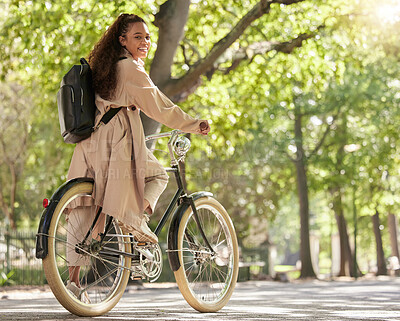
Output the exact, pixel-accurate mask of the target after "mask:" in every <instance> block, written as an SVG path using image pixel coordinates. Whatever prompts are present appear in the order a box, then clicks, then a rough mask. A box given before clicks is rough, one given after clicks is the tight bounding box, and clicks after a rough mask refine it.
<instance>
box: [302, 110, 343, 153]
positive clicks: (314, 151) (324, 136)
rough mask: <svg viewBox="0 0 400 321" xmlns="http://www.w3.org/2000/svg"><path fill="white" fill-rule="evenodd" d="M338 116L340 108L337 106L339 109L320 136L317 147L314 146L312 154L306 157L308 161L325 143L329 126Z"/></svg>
mask: <svg viewBox="0 0 400 321" xmlns="http://www.w3.org/2000/svg"><path fill="white" fill-rule="evenodd" d="M339 114H340V106H339V108H338V112H337V114H336V115H335V116H333V120H332V123H331V124H329V125H328V126H327V127H326V129H325V132H324V134H323V135H322V137H321V139H320V140H319V142H318V143H317V145H316V146H315V148H314V149H313V150H312V152H311V153H310V155H309V156H308V157H307V158H308V159H309V158H311V157H313V156H314V155H315V154H316V153H317V152H318V150H319V149H320V148H321V146H322V144H323V143H324V141H325V138H326V137H327V136H328V133H329V132H330V130H331V126H332V125H333V124H334V123H335V120H336V119H337V117H338V116H339Z"/></svg>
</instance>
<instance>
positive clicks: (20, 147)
mask: <svg viewBox="0 0 400 321" xmlns="http://www.w3.org/2000/svg"><path fill="white" fill-rule="evenodd" d="M0 101H1V105H0V114H1V116H0V209H1V210H2V212H3V213H4V215H5V216H6V218H7V220H8V222H9V224H10V227H11V228H12V229H15V228H16V221H17V217H16V213H15V210H16V208H18V207H19V202H18V200H17V187H18V185H19V184H20V179H21V174H22V171H23V168H24V165H25V160H26V156H27V154H26V147H27V143H28V136H29V127H30V125H29V113H30V111H31V109H32V106H31V105H30V97H27V95H26V94H25V93H24V88H22V87H21V86H18V85H16V84H13V83H8V84H7V83H1V82H0ZM8 182H9V183H8ZM7 183H8V184H7Z"/></svg>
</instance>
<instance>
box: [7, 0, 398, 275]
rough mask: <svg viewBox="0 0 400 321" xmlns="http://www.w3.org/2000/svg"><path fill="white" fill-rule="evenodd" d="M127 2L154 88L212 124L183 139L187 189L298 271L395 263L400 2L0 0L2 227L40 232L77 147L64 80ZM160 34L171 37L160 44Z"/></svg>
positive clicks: (249, 240) (246, 243)
mask: <svg viewBox="0 0 400 321" xmlns="http://www.w3.org/2000/svg"><path fill="white" fill-rule="evenodd" d="M184 5H186V6H187V9H185V8H182V6H184ZM180 10H183V11H185V10H186V13H187V15H184V14H182V13H181V11H180ZM257 10H258V11H257ZM122 12H130V13H136V14H138V15H140V16H143V17H144V18H145V20H146V21H147V22H148V25H149V28H150V31H151V33H152V35H151V37H152V42H153V47H152V50H151V53H150V56H149V58H148V59H147V61H146V69H147V70H148V71H149V72H150V75H151V76H152V78H153V80H154V81H155V83H156V84H157V85H158V86H159V87H160V88H161V89H162V90H164V91H165V92H166V93H167V95H169V96H170V97H171V98H172V99H173V100H174V101H176V102H177V103H178V104H179V106H181V107H182V109H184V110H185V111H186V112H188V113H189V114H191V115H195V116H198V117H201V118H206V119H210V122H211V128H212V131H211V133H210V134H209V136H208V137H207V138H204V137H198V136H196V137H195V136H192V137H191V139H192V146H193V147H192V150H191V152H190V153H189V155H188V158H187V162H186V175H187V181H188V188H189V190H190V191H196V190H207V191H211V192H212V193H214V194H215V196H216V198H217V199H219V200H220V201H221V203H222V204H223V205H224V206H225V207H226V209H227V210H228V212H229V213H230V215H231V217H232V219H233V221H234V224H235V226H236V229H237V234H238V238H239V243H240V245H241V246H242V248H247V249H248V248H260V247H261V248H264V247H265V248H268V251H269V257H270V259H273V262H274V265H278V264H280V263H282V264H287V265H290V266H291V267H290V268H289V269H295V270H298V271H300V273H298V275H300V276H302V277H309V276H311V277H313V276H315V275H319V276H321V275H324V274H326V275H330V276H334V275H348V276H350V275H352V276H354V275H355V271H357V275H360V273H361V272H362V273H368V272H373V273H378V274H386V273H388V271H387V269H386V268H387V266H388V258H396V257H397V262H398V256H399V253H398V247H397V243H398V242H397V231H398V225H397V215H398V211H399V193H398V192H397V187H399V186H400V180H399V178H400V163H399V147H398V145H399V141H400V137H399V124H400V109H399V101H400V92H399V90H400V80H399V74H400V73H399V71H400V64H399V62H400V51H399V50H400V45H399V39H400V37H399V36H400V4H399V2H398V1H396V0H379V1H378V0H346V1H344V0H335V1H334V0H303V1H299V0H280V1H274V0H271V1H263V0H261V1H257V0H245V1H234V0H224V1H219V0H217V1H209V0H203V1H200V0H193V1H188V0H185V1H173V0H169V1H164V0H154V1H153V0H142V1H140V0H136V1H124V0H114V1H109V0H107V1H105V0H57V1H35V0H32V1H17V0H3V1H2V2H0V25H1V26H2V28H1V29H0V227H2V228H7V229H8V230H10V229H11V230H15V229H17V230H23V229H36V228H37V225H38V222H39V218H40V215H41V211H42V209H41V204H42V199H43V198H44V197H50V196H51V195H52V193H53V191H55V189H56V188H57V186H59V185H60V184H62V183H63V182H64V181H65V179H66V173H67V170H68V167H69V162H70V159H71V155H72V152H73V148H74V146H72V145H67V144H65V143H63V140H62V138H61V135H60V131H59V123H58V111H57V104H56V93H57V91H58V88H59V83H60V80H61V78H62V76H63V75H64V74H65V72H66V71H68V69H69V68H70V67H71V66H72V65H73V64H77V63H78V62H79V58H80V57H87V56H88V54H89V52H90V50H91V49H92V48H93V45H94V44H95V43H96V41H97V40H98V39H99V37H100V36H101V34H102V33H103V32H104V31H105V30H106V28H107V26H109V25H110V24H111V23H112V22H113V21H114V19H115V18H116V17H117V16H118V14H120V13H122ZM250 18H251V19H252V20H251V19H250ZM246 19H247V20H246ZM249 19H250V20H251V21H250V20H249ZM153 22H154V23H153ZM171 26H178V27H179V28H180V30H181V31H183V32H184V33H183V34H181V35H179V34H178V35H175V34H174V32H176V31H174V30H175V29H176V28H175V29H174V28H172V27H171ZM159 35H160V37H161V35H163V36H166V37H167V39H168V36H171V37H172V39H175V40H176V39H177V41H176V42H175V43H174V41H172V40H171V42H170V43H169V44H165V43H164V44H161V43H159V45H158V46H157V43H158V40H159V39H158V36H159ZM174 37H175V38H174ZM228 40H229V41H228ZM227 42H229V43H228V44H226V43H227ZM224 43H225V45H224ZM168 46H172V47H174V51H173V56H172V59H170V65H169V66H168V68H167V72H165V70H164V69H165V68H164V69H163V66H160V63H161V62H163V57H165V52H167V51H168V50H166V47H168ZM217 51H218V53H216V52H217ZM157 53H158V54H157ZM163 55H164V56H163ZM164 67H165V66H164ZM195 73H197V76H196V77H195V78H193V79H191V78H189V76H188V75H193V74H195ZM188 79H189V80H188ZM171 88H172V89H171ZM148 126H150V125H147V123H145V127H146V128H147V127H148ZM150 127H151V126H150ZM150 127H149V128H150ZM164 130H167V129H164ZM148 132H151V130H150V131H148ZM163 147H165V146H163V144H162V143H159V144H158V146H157V149H159V148H163ZM157 156H158V157H160V158H161V159H163V156H162V154H161V153H159V152H157ZM162 161H165V160H162ZM165 164H166V165H167V163H165ZM173 185H174V184H173V182H172V181H171V183H170V187H169V188H168V189H167V191H166V193H165V195H163V197H162V198H161V199H160V202H159V207H160V209H159V210H158V211H157V213H156V216H157V215H161V212H162V208H164V207H165V206H166V204H167V203H168V201H169V198H168V197H169V196H170V195H171V193H172V190H173V188H174V186H173ZM355 232H356V233H355ZM354 235H357V253H356V254H357V263H358V264H357V265H358V267H357V266H356V267H355V266H354V262H355V260H354ZM5 239H6V238H3V240H2V239H1V237H0V242H3V241H4V240H5ZM4 242H5V241H4ZM258 259H259V258H258ZM253 260H257V258H255V259H253ZM298 261H300V262H302V265H301V266H299V265H297V266H296V265H295V264H296V262H298ZM390 262H394V266H395V267H394V268H393V269H394V270H396V267H397V265H396V264H395V263H396V260H394V261H393V260H392V259H391V260H390ZM397 268H398V267H397ZM270 269H271V268H269V270H268V271H265V272H266V273H267V274H268V273H269V272H270ZM277 269H278V270H279V268H277ZM282 269H283V270H285V268H282V267H281V268H280V270H282ZM5 277H6V276H4V278H5ZM4 278H3V279H4Z"/></svg>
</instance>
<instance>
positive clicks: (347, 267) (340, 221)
mask: <svg viewBox="0 0 400 321" xmlns="http://www.w3.org/2000/svg"><path fill="white" fill-rule="evenodd" d="M331 195H332V197H333V198H332V203H333V211H334V213H335V219H336V223H337V226H338V231H339V239H340V271H339V274H338V276H350V275H351V273H352V271H353V269H352V265H353V264H352V261H353V260H352V255H351V249H350V242H349V235H348V233H347V223H346V219H345V218H344V215H343V204H342V194H341V191H340V188H338V187H335V188H333V189H332V190H331Z"/></svg>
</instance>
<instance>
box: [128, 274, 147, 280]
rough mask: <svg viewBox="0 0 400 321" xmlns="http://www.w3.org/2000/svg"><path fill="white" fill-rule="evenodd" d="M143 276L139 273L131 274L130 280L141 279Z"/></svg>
mask: <svg viewBox="0 0 400 321" xmlns="http://www.w3.org/2000/svg"><path fill="white" fill-rule="evenodd" d="M143 279H144V277H143V276H141V275H131V280H133V281H139V280H143Z"/></svg>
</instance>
